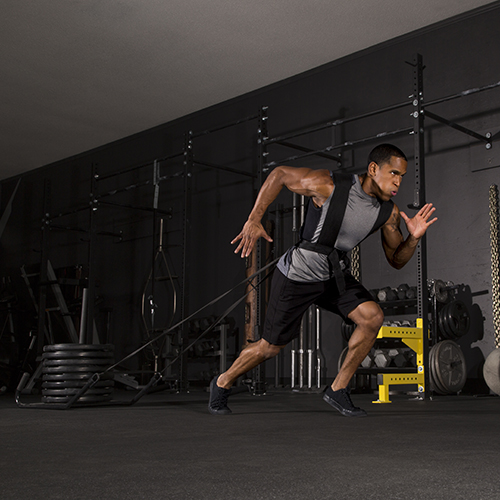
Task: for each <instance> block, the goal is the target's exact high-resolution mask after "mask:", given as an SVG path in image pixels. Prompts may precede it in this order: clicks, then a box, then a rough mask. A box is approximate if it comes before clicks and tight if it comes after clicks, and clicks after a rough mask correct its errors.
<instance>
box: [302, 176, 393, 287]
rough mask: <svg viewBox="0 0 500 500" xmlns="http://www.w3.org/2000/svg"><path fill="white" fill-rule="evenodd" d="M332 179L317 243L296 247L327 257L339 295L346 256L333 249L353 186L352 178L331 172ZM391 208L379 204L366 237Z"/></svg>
mask: <svg viewBox="0 0 500 500" xmlns="http://www.w3.org/2000/svg"><path fill="white" fill-rule="evenodd" d="M332 179H333V183H334V185H335V190H334V192H333V196H332V199H331V201H330V205H329V207H328V212H327V214H326V217H325V221H324V224H323V229H322V230H321V234H320V235H319V238H318V241H317V243H312V242H310V241H307V240H304V239H302V240H301V241H299V243H298V244H297V246H298V247H299V248H303V249H305V250H312V251H313V252H317V253H320V254H323V255H327V257H328V262H329V265H330V270H331V273H332V274H333V276H334V277H335V282H336V284H337V288H338V291H339V293H341V294H342V293H344V292H345V279H344V273H343V272H342V267H341V264H340V262H341V260H344V259H345V258H346V257H347V255H346V253H345V252H340V251H339V250H337V249H336V248H335V242H336V241H337V238H338V235H339V232H340V228H341V226H342V222H343V220H344V215H345V211H346V208H347V201H348V199H349V192H350V189H351V187H352V184H353V176H352V175H350V174H339V173H335V172H332ZM309 203H312V201H309ZM393 206H394V203H393V202H392V201H387V202H381V207H380V210H379V214H378V217H377V220H376V221H375V224H374V225H373V228H372V229H371V231H370V233H369V234H368V235H367V237H368V236H369V235H370V234H372V233H374V232H375V231H377V230H378V229H379V228H380V227H381V226H383V225H384V224H385V222H386V221H387V220H388V219H389V217H390V215H391V213H392V209H393ZM306 216H307V213H306ZM325 229H326V230H325Z"/></svg>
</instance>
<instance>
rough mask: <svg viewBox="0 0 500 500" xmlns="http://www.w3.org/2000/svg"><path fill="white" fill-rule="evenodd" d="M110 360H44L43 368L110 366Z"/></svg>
mask: <svg viewBox="0 0 500 500" xmlns="http://www.w3.org/2000/svg"><path fill="white" fill-rule="evenodd" d="M109 364H110V362H109V359H96V358H92V359H91V358H86V359H44V360H43V366H63V365H68V366H85V365H104V366H106V365H109Z"/></svg>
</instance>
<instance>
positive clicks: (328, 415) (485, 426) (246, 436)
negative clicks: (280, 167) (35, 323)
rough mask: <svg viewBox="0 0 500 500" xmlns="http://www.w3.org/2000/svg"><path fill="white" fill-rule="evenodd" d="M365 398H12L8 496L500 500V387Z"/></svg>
mask: <svg viewBox="0 0 500 500" xmlns="http://www.w3.org/2000/svg"><path fill="white" fill-rule="evenodd" d="M133 396H134V393H133V392H130V391H119V390H115V394H114V399H115V400H122V401H128V400H131V399H132V397H133ZM352 398H353V401H354V403H355V404H356V405H358V406H361V407H362V408H364V409H366V410H367V411H368V412H369V416H368V417H367V418H357V419H355V418H346V417H342V416H341V415H340V414H339V413H337V412H336V411H335V410H333V409H332V408H331V407H330V406H328V405H327V404H326V403H325V402H323V400H322V395H321V394H297V393H293V392H291V391H289V390H286V389H279V390H278V389H275V390H272V389H270V390H269V392H268V394H266V395H264V396H253V395H251V394H250V393H248V392H246V393H238V394H235V395H233V396H232V397H231V398H230V401H229V403H230V407H231V409H232V410H233V414H232V415H228V416H213V415H210V414H209V413H208V411H207V401H208V393H207V392H204V391H203V390H201V389H197V390H193V391H192V392H190V393H183V394H170V393H166V392H158V393H154V394H149V395H147V396H145V397H143V398H142V399H140V400H139V402H137V403H136V404H135V405H133V406H110V405H107V406H96V407H83V408H75V407H74V408H71V409H69V410H46V409H33V408H19V407H17V406H16V404H15V402H14V397H13V395H12V394H4V395H2V396H0V412H1V413H0V415H1V418H0V422H1V444H0V449H1V455H0V456H1V462H0V463H1V469H0V470H1V483H0V484H1V486H0V491H1V498H2V499H23V500H25V499H33V500H36V499H44V500H49V499H65V500H68V499H75V500H76V499H85V500H88V499H120V500H128V499H134V500H135V499H247V500H248V499H264V500H265V499H287V500H290V499H325V500H326V499H384V500H387V499H454V500H459V499H464V500H465V499H467V500H469V499H474V500H480V499H498V498H500V481H499V475H498V472H499V470H500V469H499V453H500V432H499V430H500V419H499V415H500V398H499V397H496V396H485V397H473V396H440V397H436V398H434V399H433V400H432V401H430V400H425V401H416V400H414V399H413V398H412V397H411V396H407V395H402V394H399V395H395V396H393V397H391V399H392V401H393V402H392V403H391V404H384V405H380V404H372V401H373V399H374V398H375V397H374V396H373V395H370V394H359V395H358V394H353V396H352ZM21 400H22V401H23V402H24V403H30V402H39V401H40V397H39V396H23V397H22V398H21Z"/></svg>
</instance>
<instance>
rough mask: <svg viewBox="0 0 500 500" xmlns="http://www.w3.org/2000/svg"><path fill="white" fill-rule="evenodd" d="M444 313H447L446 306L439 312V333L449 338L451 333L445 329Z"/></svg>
mask: <svg viewBox="0 0 500 500" xmlns="http://www.w3.org/2000/svg"><path fill="white" fill-rule="evenodd" d="M444 315H445V311H444V308H442V309H441V310H440V311H439V313H438V328H439V333H441V337H442V338H444V339H447V338H448V335H449V334H448V333H447V332H446V330H445V325H444V322H445V319H444Z"/></svg>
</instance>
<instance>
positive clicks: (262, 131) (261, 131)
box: [253, 106, 268, 396]
mask: <svg viewBox="0 0 500 500" xmlns="http://www.w3.org/2000/svg"><path fill="white" fill-rule="evenodd" d="M267 118H268V117H267V106H263V107H262V108H261V109H260V112H259V128H258V130H257V147H258V159H257V160H258V161H257V179H258V187H259V189H260V187H261V186H262V184H263V182H264V170H263V164H264V158H265V157H266V156H267V151H266V147H265V145H264V142H265V141H266V140H267V138H268V137H267V136H268V134H267ZM254 252H256V260H257V269H260V268H261V267H262V265H263V258H262V256H263V254H265V250H264V242H262V241H260V242H258V243H257V245H256V246H255V249H254ZM264 299H265V294H264V293H263V292H262V287H258V288H257V289H256V304H257V311H256V314H257V320H256V325H255V337H254V339H258V338H259V337H260V333H261V331H262V327H263V319H264V314H263V312H264V308H265V304H264ZM265 393H266V368H265V363H261V364H260V365H258V366H256V367H255V368H254V369H253V394H254V395H256V396H258V395H262V394H265Z"/></svg>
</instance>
